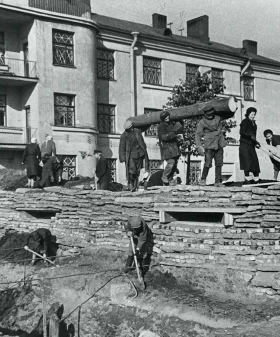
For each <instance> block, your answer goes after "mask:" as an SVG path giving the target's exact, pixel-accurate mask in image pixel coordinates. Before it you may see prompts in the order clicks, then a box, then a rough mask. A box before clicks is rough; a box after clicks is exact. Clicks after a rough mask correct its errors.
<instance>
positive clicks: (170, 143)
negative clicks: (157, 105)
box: [158, 110, 183, 185]
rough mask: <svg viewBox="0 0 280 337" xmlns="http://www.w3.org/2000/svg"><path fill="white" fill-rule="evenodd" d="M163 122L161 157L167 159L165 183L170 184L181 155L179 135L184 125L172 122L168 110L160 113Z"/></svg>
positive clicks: (160, 126) (159, 129)
mask: <svg viewBox="0 0 280 337" xmlns="http://www.w3.org/2000/svg"><path fill="white" fill-rule="evenodd" d="M160 119H161V123H160V124H159V126H158V139H159V146H160V152H161V158H162V159H163V160H166V163H167V164H166V167H165V169H164V171H163V174H162V178H161V179H162V181H163V184H164V185H169V184H170V183H171V182H172V180H173V176H174V173H175V172H176V170H177V163H178V159H179V157H180V155H181V152H180V149H179V146H178V142H177V136H178V134H179V133H182V131H183V127H182V125H181V124H180V123H178V122H177V123H176V124H174V123H171V122H170V114H169V112H168V111H166V110H165V111H162V113H161V114H160Z"/></svg>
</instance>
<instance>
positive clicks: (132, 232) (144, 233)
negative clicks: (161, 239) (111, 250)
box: [124, 216, 153, 274]
mask: <svg viewBox="0 0 280 337" xmlns="http://www.w3.org/2000/svg"><path fill="white" fill-rule="evenodd" d="M125 231H126V235H127V237H128V238H129V239H130V238H131V237H133V242H134V245H135V248H136V249H135V252H136V257H137V260H138V262H139V264H140V267H141V268H142V272H143V274H145V273H146V272H147V271H148V270H149V265H150V263H151V256H152V253H153V234H152V231H151V230H150V228H149V227H148V226H147V224H146V222H145V220H144V219H143V218H142V217H140V216H132V217H130V218H128V221H127V223H126V225H125ZM133 262H134V257H133V249H132V246H131V241H130V240H129V247H128V257H127V260H126V263H125V269H124V271H125V272H128V271H129V270H131V267H132V264H133Z"/></svg>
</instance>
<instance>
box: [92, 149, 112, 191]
mask: <svg viewBox="0 0 280 337" xmlns="http://www.w3.org/2000/svg"><path fill="white" fill-rule="evenodd" d="M93 154H94V156H95V158H96V169H95V181H96V182H97V189H98V190H108V185H109V182H110V180H111V172H110V168H109V165H108V161H107V159H106V158H104V157H103V156H102V151H100V150H94V153H93Z"/></svg>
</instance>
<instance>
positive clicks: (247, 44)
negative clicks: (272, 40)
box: [243, 40, 258, 54]
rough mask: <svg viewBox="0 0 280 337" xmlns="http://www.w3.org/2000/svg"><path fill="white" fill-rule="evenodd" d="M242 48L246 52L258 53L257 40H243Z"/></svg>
mask: <svg viewBox="0 0 280 337" xmlns="http://www.w3.org/2000/svg"><path fill="white" fill-rule="evenodd" d="M243 48H245V49H246V51H247V53H252V54H258V42H256V41H252V40H243Z"/></svg>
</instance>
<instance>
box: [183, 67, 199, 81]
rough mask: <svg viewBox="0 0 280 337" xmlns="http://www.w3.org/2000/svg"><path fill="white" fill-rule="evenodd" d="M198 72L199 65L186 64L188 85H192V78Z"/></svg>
mask: <svg viewBox="0 0 280 337" xmlns="http://www.w3.org/2000/svg"><path fill="white" fill-rule="evenodd" d="M197 72H198V66H194V65H193V64H186V85H187V86H190V85H191V82H192V80H193V79H194V78H195V75H196V73H197Z"/></svg>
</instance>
